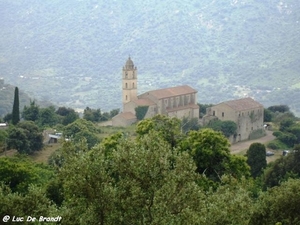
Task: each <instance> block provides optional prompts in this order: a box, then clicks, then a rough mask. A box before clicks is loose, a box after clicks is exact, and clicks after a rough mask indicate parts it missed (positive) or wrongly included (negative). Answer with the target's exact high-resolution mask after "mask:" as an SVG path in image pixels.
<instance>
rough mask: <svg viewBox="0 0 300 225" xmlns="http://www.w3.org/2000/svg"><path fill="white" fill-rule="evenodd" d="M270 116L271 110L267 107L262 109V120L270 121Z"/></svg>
mask: <svg viewBox="0 0 300 225" xmlns="http://www.w3.org/2000/svg"><path fill="white" fill-rule="evenodd" d="M272 117H273V116H272V111H271V110H269V109H264V122H271V121H272Z"/></svg>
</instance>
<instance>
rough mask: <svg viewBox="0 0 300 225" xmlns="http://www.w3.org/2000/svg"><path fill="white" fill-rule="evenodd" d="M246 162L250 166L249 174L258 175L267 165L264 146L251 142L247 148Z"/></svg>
mask: <svg viewBox="0 0 300 225" xmlns="http://www.w3.org/2000/svg"><path fill="white" fill-rule="evenodd" d="M247 163H248V165H249V166H250V168H251V175H252V176H253V177H254V178H255V177H257V176H259V175H260V174H261V173H262V172H263V169H264V168H266V166H267V160H266V147H265V146H264V145H263V144H261V143H252V144H251V145H250V147H249V149H248V150H247Z"/></svg>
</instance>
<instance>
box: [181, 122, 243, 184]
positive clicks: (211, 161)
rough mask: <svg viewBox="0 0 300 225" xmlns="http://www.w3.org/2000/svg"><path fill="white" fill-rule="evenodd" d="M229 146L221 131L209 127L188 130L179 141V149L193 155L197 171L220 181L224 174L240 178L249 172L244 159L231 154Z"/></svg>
mask: <svg viewBox="0 0 300 225" xmlns="http://www.w3.org/2000/svg"><path fill="white" fill-rule="evenodd" d="M229 146H230V143H229V141H228V140H227V138H226V137H225V136H224V135H223V134H222V133H221V132H218V131H214V130H212V129H209V128H206V129H201V130H199V131H190V132H189V133H188V134H187V137H186V138H185V139H184V140H183V141H182V142H181V149H182V150H184V151H188V152H189V153H190V154H191V156H192V157H193V159H194V161H195V163H196V165H197V172H198V173H200V174H202V175H205V176H206V177H207V178H209V179H211V180H213V181H221V176H222V175H224V174H231V175H233V176H235V177H237V178H240V177H241V176H246V175H247V174H248V173H249V167H248V166H247V165H246V160H245V159H244V158H243V157H240V158H236V157H235V156H231V154H230V149H229ZM241 168H243V170H240V169H241Z"/></svg>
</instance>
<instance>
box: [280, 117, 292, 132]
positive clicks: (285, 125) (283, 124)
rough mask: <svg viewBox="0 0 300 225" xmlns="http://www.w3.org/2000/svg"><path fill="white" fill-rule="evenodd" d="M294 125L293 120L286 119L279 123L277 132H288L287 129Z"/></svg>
mask: <svg viewBox="0 0 300 225" xmlns="http://www.w3.org/2000/svg"><path fill="white" fill-rule="evenodd" d="M294 124H295V121H294V119H291V118H287V119H284V120H282V121H281V122H280V127H279V130H280V131H282V132H285V131H289V129H290V128H291V127H292V126H293V125H294Z"/></svg>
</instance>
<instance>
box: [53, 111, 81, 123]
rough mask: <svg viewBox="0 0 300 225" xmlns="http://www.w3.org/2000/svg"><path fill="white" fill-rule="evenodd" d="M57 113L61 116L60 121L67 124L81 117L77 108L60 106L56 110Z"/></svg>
mask: <svg viewBox="0 0 300 225" xmlns="http://www.w3.org/2000/svg"><path fill="white" fill-rule="evenodd" d="M56 114H58V115H59V117H60V118H59V120H60V123H61V124H63V125H65V126H66V125H68V124H70V123H73V122H74V121H75V120H77V119H79V115H78V113H76V112H75V110H74V109H72V108H66V107H59V108H58V109H57V110H56Z"/></svg>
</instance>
